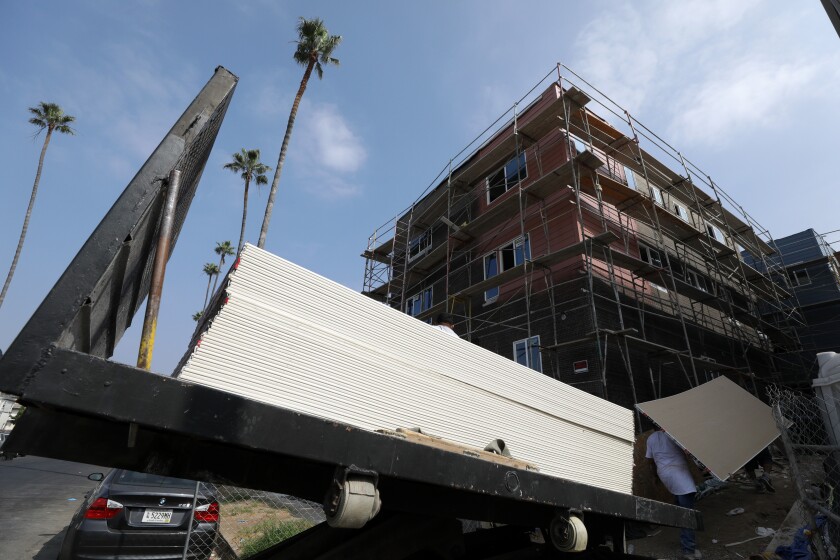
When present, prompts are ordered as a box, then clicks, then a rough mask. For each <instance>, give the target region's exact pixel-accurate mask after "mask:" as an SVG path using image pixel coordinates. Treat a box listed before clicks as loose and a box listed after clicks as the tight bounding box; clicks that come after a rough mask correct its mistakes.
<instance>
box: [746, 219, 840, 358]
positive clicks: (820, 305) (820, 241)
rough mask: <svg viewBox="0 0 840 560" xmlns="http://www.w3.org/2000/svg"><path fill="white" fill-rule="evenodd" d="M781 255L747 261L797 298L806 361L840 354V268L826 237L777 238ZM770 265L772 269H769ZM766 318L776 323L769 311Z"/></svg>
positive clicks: (805, 234)
mask: <svg viewBox="0 0 840 560" xmlns="http://www.w3.org/2000/svg"><path fill="white" fill-rule="evenodd" d="M774 247H775V248H776V249H777V253H776V254H775V255H772V256H771V257H770V258H769V259H767V261H766V262H753V261H752V257H751V255H745V260H747V261H748V262H751V264H753V266H755V267H757V268H759V269H760V270H769V271H770V273H771V275H772V276H773V277H774V279H775V280H776V282H778V283H779V284H781V285H782V286H784V288H785V289H786V290H787V291H788V292H790V293H791V294H793V295H794V296H795V299H792V300H791V302H792V303H795V305H797V306H798V308H799V310H800V312H801V314H802V317H803V318H804V320H805V323H806V324H805V325H803V326H801V327H800V329H799V339H800V341H801V343H802V352H803V360H804V361H805V362H806V363H808V364H812V363H814V360H815V359H816V355H817V354H818V353H819V352H840V266H838V260H837V255H836V253H835V252H834V251H833V250H832V249H831V246H830V245H829V244H828V243H827V242H826V240H825V238H824V237H823V236H822V235H820V234H819V233H817V232H816V231H814V230H813V229H806V230H805V231H801V232H799V233H794V234H793V235H788V236H786V237H781V238H779V239H776V241H775V243H774ZM765 265H769V269H765V268H764V267H765ZM765 311H766V312H765V319H767V320H771V321H772V320H774V317H772V313H773V311H772V310H770V309H767V310H765Z"/></svg>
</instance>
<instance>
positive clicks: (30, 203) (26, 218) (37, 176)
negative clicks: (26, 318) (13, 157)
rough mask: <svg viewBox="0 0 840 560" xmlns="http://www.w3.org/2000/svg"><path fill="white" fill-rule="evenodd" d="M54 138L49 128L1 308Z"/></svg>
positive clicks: (1, 298) (21, 247)
mask: <svg viewBox="0 0 840 560" xmlns="http://www.w3.org/2000/svg"><path fill="white" fill-rule="evenodd" d="M51 136H52V128H49V127H48V128H47V136H46V137H45V138H44V146H43V147H42V148H41V157H40V158H39V159H38V171H37V172H36V173H35V184H34V185H32V194H31V195H30V197H29V207H28V208H27V209H26V216H25V217H24V218H23V229H22V230H21V232H20V240H19V241H18V244H17V249H16V250H15V257H14V258H13V259H12V267H11V268H10V269H9V275H8V276H6V282H5V284H3V291H2V292H0V307H2V306H3V300H4V299H6V292H8V291H9V284H11V283H12V276H14V275H15V269H16V268H17V263H18V259H20V253H21V251H22V250H23V240H24V239H26V230H27V229H29V218H30V217H31V216H32V209H33V208H34V207H35V196H36V195H37V194H38V183H40V182H41V169H43V167H44V156H46V155H47V146H49V145H50V137H51Z"/></svg>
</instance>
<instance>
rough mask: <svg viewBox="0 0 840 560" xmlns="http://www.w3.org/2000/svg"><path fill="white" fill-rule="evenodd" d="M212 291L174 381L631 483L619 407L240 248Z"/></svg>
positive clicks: (624, 419) (555, 470)
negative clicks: (219, 299)
mask: <svg viewBox="0 0 840 560" xmlns="http://www.w3.org/2000/svg"><path fill="white" fill-rule="evenodd" d="M225 289H226V291H227V296H228V299H227V302H226V303H225V304H224V306H223V307H222V308H221V310H220V311H219V313H218V314H217V316H216V317H214V318H213V319H212V323H211V325H210V328H209V329H208V330H207V331H206V332H205V333H204V335H203V336H202V339H201V342H200V344H199V345H198V346H197V347H196V348H195V350H194V351H193V354H192V355H191V356H190V358H189V360H188V361H187V363H186V364H185V365H184V367H183V369H182V371H181V372H180V379H182V380H185V381H190V382H194V383H200V384H203V385H207V386H211V387H215V388H217V389H221V390H223V391H228V392H231V393H236V394H238V395H241V396H244V397H247V398H251V399H254V400H258V401H262V402H265V403H269V404H273V405H276V406H280V407H284V408H288V409H291V410H295V411H299V412H303V413H306V414H311V415H315V416H319V417H322V418H328V419H331V420H336V421H339V422H343V423H347V424H351V425H354V426H357V427H360V428H364V429H368V430H376V429H380V428H387V429H395V428H398V427H420V428H422V429H423V431H424V432H427V433H429V434H433V435H436V436H440V437H443V438H446V439H449V440H452V441H455V442H459V443H463V444H465V445H472V446H478V447H484V446H485V445H486V444H487V443H488V442H490V440H492V439H495V438H501V439H503V440H504V441H505V442H506V443H507V445H508V446H509V448H510V449H511V451H512V453H513V455H514V456H515V457H518V458H521V459H524V460H526V461H530V462H533V463H536V464H537V465H538V466H539V468H540V470H541V472H544V473H547V474H551V475H555V476H559V477H562V478H566V479H569V480H574V481H577V482H582V483H586V484H591V485H595V486H598V487H601V488H606V489H610V490H615V491H618V492H623V493H628V494H629V493H630V492H631V486H632V469H633V441H634V426H633V413H632V411H630V410H628V409H625V408H622V407H620V406H617V405H615V404H612V403H610V402H607V401H605V400H603V399H600V398H598V397H595V396H593V395H590V394H588V393H585V392H583V391H580V390H578V389H575V388H573V387H570V386H568V385H566V384H563V383H560V382H559V381H556V380H554V379H552V378H550V377H548V376H546V375H543V374H541V373H539V372H536V371H533V370H531V369H529V368H527V367H525V366H522V365H520V364H518V363H516V362H514V361H513V360H509V359H507V358H505V357H502V356H499V355H497V354H495V353H493V352H490V351H487V350H484V349H483V348H480V347H479V346H476V345H474V344H471V343H469V342H467V341H465V340H461V339H460V338H456V337H453V336H451V335H448V334H446V333H443V332H441V331H440V330H438V329H436V328H434V327H431V326H429V325H428V324H426V323H423V322H422V321H418V320H417V319H414V318H412V317H410V316H408V315H405V314H403V313H401V312H399V311H397V310H394V309H392V308H390V307H388V306H386V305H383V304H381V303H378V302H376V301H374V300H372V299H370V298H368V297H366V296H363V295H362V294H359V293H357V292H354V291H353V290H351V289H349V288H346V287H344V286H342V285H340V284H337V283H335V282H332V281H330V280H327V279H326V278H323V277H321V276H319V275H317V274H315V273H313V272H311V271H309V270H306V269H304V268H301V267H299V266H297V265H295V264H292V263H290V262H288V261H286V260H284V259H282V258H280V257H277V256H275V255H272V254H270V253H268V252H266V251H263V250H261V249H258V248H256V247H254V246H252V245H247V246H246V247H245V249H244V250H243V252H242V254H241V256H240V259H239V264H238V267H237V269H236V270H234V271H232V273H231V274H230V276H229V283H228V285H227V286H226V288H225ZM266 429H271V427H270V426H267V427H266Z"/></svg>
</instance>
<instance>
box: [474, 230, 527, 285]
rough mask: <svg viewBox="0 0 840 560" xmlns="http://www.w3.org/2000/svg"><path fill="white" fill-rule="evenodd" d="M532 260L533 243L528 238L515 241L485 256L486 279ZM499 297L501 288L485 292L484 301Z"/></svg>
mask: <svg viewBox="0 0 840 560" xmlns="http://www.w3.org/2000/svg"><path fill="white" fill-rule="evenodd" d="M526 260H531V242H530V240H529V239H528V236H527V235H526V236H525V237H520V238H518V239H514V240H513V241H511V242H510V243H508V244H507V245H503V246H502V247H499V248H498V249H496V250H495V251H493V252H492V253H490V254H489V255H485V256H484V279H485V280H486V279H488V278H492V277H494V276H496V275H497V274H501V273H502V272H504V271H505V270H508V269H511V268H513V267H515V266H519V265H520V264H522V263H524V262H525V261H526ZM498 296H499V287H498V286H496V287H495V288H490V289H489V290H487V291H486V292H484V301H493V300H495V299H496V298H497V297H498Z"/></svg>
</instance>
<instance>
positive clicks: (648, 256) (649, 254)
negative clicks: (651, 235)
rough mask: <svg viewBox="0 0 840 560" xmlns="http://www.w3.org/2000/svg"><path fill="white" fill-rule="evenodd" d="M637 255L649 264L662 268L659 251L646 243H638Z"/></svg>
mask: <svg viewBox="0 0 840 560" xmlns="http://www.w3.org/2000/svg"><path fill="white" fill-rule="evenodd" d="M639 255H640V256H641V259H642V260H643V261H645V262H646V263H648V264H649V265H651V266H655V267H657V268H662V257H661V256H659V251H657V250H656V249H652V248H650V247H648V246H647V245H642V244H641V243H639Z"/></svg>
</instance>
